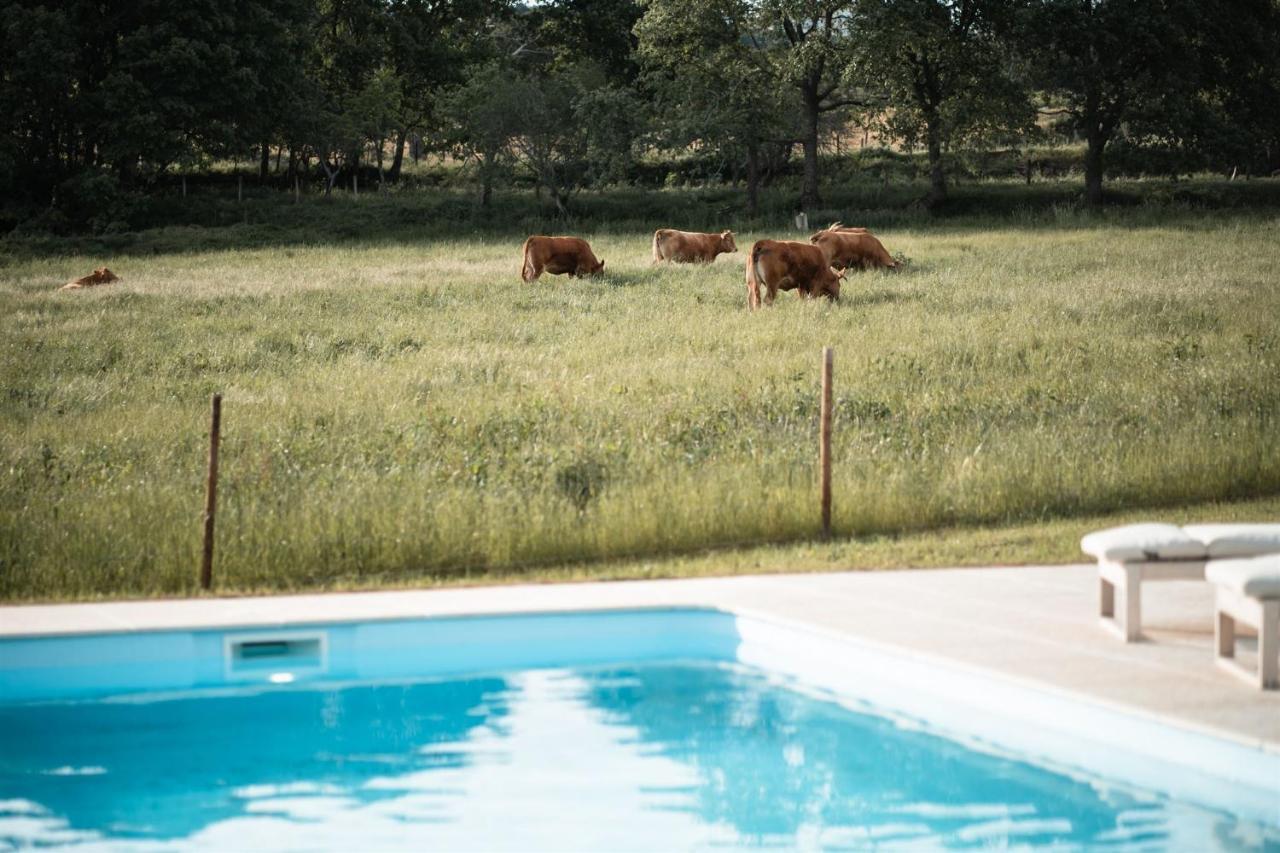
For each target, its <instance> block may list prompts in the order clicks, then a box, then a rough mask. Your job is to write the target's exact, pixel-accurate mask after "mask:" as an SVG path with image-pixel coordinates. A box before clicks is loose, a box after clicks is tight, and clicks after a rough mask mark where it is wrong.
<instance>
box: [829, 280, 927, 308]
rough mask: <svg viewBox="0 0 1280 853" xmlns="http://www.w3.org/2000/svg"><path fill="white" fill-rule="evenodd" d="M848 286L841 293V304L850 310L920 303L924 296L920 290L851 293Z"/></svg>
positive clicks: (882, 290) (883, 290) (881, 290)
mask: <svg viewBox="0 0 1280 853" xmlns="http://www.w3.org/2000/svg"><path fill="white" fill-rule="evenodd" d="M849 290H850V288H849V287H848V286H847V285H846V286H845V289H844V290H842V291H841V292H840V304H841V305H844V306H847V307H850V308H870V307H872V306H875V305H900V304H905V303H907V302H919V301H920V300H921V299H923V298H924V294H923V293H921V292H920V291H918V290H907V291H903V290H888V289H883V288H882V289H878V290H863V291H859V292H857V293H850V292H849Z"/></svg>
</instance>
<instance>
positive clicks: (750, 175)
mask: <svg viewBox="0 0 1280 853" xmlns="http://www.w3.org/2000/svg"><path fill="white" fill-rule="evenodd" d="M754 15H755V10H754V9H753V7H752V6H751V4H750V3H749V2H748V0H712V2H702V0H648V2H647V3H646V4H645V7H644V16H643V17H642V18H641V19H640V20H639V22H637V24H636V36H637V49H636V54H637V56H638V57H639V59H640V61H641V65H642V67H643V68H644V70H645V73H644V78H643V79H644V84H645V86H646V88H647V89H648V90H649V91H650V92H652V93H653V96H654V99H655V104H654V110H653V112H654V117H655V121H656V122H657V123H658V124H659V125H660V128H661V131H662V133H663V141H664V142H666V143H667V144H668V145H673V146H677V147H683V146H687V145H690V144H697V145H705V146H709V147H711V148H713V149H717V150H719V151H720V152H721V154H722V155H723V156H724V157H726V158H734V159H739V158H743V157H745V161H746V176H747V211H748V212H749V213H752V214H754V213H755V212H756V210H757V209H758V205H759V186H760V177H761V168H760V160H761V157H760V149H761V146H762V145H763V144H764V143H765V141H766V140H768V139H770V138H778V137H784V136H787V135H788V129H789V124H790V123H789V122H788V118H789V113H788V111H787V109H786V106H785V104H784V103H783V99H782V98H781V96H780V95H781V92H780V89H781V85H780V83H779V81H778V80H777V78H776V77H774V76H773V73H772V72H773V66H772V64H771V63H770V61H769V58H768V57H767V56H766V54H765V51H764V49H763V48H762V47H760V46H759V44H760V42H759V41H758V40H757V39H756V38H755V34H756V32H757V30H756V26H757V21H756V20H755V18H754Z"/></svg>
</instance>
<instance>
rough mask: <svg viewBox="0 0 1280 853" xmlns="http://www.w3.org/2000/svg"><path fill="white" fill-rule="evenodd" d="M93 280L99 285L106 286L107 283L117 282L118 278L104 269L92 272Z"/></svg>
mask: <svg viewBox="0 0 1280 853" xmlns="http://www.w3.org/2000/svg"><path fill="white" fill-rule="evenodd" d="M93 280H94V281H96V282H98V283H99V284H106V283H107V282H109V281H119V280H120V279H119V277H118V276H117V275H116V274H115V273H113V272H112V271H111V270H109V269H107V268H106V267H102V268H101V269H96V270H94V271H93Z"/></svg>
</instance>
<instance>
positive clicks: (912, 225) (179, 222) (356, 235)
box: [0, 179, 1280, 259]
mask: <svg viewBox="0 0 1280 853" xmlns="http://www.w3.org/2000/svg"><path fill="white" fill-rule="evenodd" d="M913 186H914V185H908V184H903V185H901V186H898V185H895V187H894V190H895V192H893V193H892V194H889V195H880V194H879V193H878V192H873V191H871V190H869V189H868V188H867V187H865V186H856V185H855V186H852V187H850V188H845V189H839V188H832V189H831V190H829V199H828V205H829V208H827V209H824V210H822V211H820V212H815V213H814V215H813V216H811V217H810V221H811V222H814V223H817V222H826V221H828V220H836V219H839V220H841V221H843V222H845V223H848V224H859V225H865V226H867V227H870V228H871V229H872V230H874V231H877V232H881V233H884V232H892V231H894V230H899V229H909V230H915V231H920V232H925V233H929V234H934V235H941V236H945V235H948V234H972V233H975V232H981V231H985V230H991V229H1024V230H1028V231H1045V230H1050V231H1052V230H1074V229H1082V228H1085V229H1093V228H1100V227H1117V228H1134V227H1187V228H1203V227H1205V225H1206V223H1207V222H1208V221H1209V220H1208V217H1207V214H1208V213H1209V212H1212V213H1213V216H1212V220H1211V224H1212V225H1214V226H1215V227H1216V226H1221V225H1224V224H1228V223H1229V222H1230V221H1231V220H1256V219H1257V218H1258V217H1259V216H1275V215H1277V214H1280V180H1277V179H1255V180H1252V181H1248V182H1243V181H1237V182H1234V183H1231V182H1226V181H1223V180H1210V179H1196V180H1190V181H1181V182H1179V183H1177V184H1171V183H1169V182H1164V181H1155V180H1149V181H1114V182H1112V184H1111V187H1112V188H1111V192H1110V193H1109V195H1108V206H1107V207H1106V208H1104V209H1101V210H1091V209H1088V208H1086V207H1083V206H1082V204H1081V202H1080V192H1081V189H1082V188H1081V187H1080V186H1079V185H1078V183H1077V182H1074V181H1067V180H1064V181H1052V182H1049V181H1046V182H1044V183H1040V184H1036V185H1035V186H1031V187H1026V186H1022V185H1021V184H1018V183H993V184H983V185H978V186H970V187H964V188H962V189H956V190H955V191H954V192H953V194H952V197H951V199H950V200H949V201H948V203H947V205H946V206H945V207H944V208H943V209H941V210H939V211H934V212H929V211H926V210H923V209H922V208H920V207H919V206H917V205H913V204H910V203H908V201H909V199H910V198H911V197H912V193H911V192H909V190H911V189H912V187H913ZM922 186H923V185H922ZM744 201H745V199H744V197H743V196H742V194H741V192H739V191H735V190H733V189H732V188H724V187H716V188H707V189H689V190H676V191H671V190H642V189H634V188H618V189H613V190H608V191H602V192H598V193H590V194H587V193H584V194H582V195H580V196H578V197H577V199H576V201H575V203H576V205H577V208H576V210H575V213H574V215H573V216H571V217H569V218H567V219H558V218H556V217H554V216H552V215H550V214H549V213H548V211H547V210H546V208H545V206H543V205H542V204H540V203H539V202H538V200H537V199H535V198H534V196H533V194H532V193H520V192H510V193H505V194H503V195H501V196H497V197H495V199H494V202H493V204H492V205H491V206H490V207H488V208H483V207H481V206H480V205H479V204H478V203H476V202H475V200H474V199H473V198H472V194H471V193H469V192H467V193H464V192H459V191H456V190H448V189H420V190H411V191H410V190H406V191H400V192H391V193H387V194H386V195H383V196H374V197H371V198H370V197H363V196H362V197H360V198H359V199H351V198H344V197H340V196H335V197H333V198H329V199H325V198H318V197H314V196H313V197H304V198H303V200H302V202H301V203H298V204H295V203H294V202H293V198H292V195H291V194H289V193H281V192H275V191H272V190H266V189H262V190H258V191H256V192H254V193H252V194H249V195H246V197H245V199H244V201H243V203H241V202H238V201H236V198H235V193H234V190H232V191H230V195H227V192H226V191H224V190H210V191H209V193H208V194H207V195H206V194H199V195H195V196H193V197H192V198H189V199H181V198H171V197H158V198H154V199H150V200H149V202H148V205H147V206H146V207H147V210H148V213H147V214H146V216H145V217H143V218H141V219H139V220H138V221H137V222H134V223H132V225H133V227H134V228H136V229H138V230H134V231H128V232H124V233H117V234H98V235H89V234H73V235H66V236H59V235H55V234H49V233H43V232H40V231H39V230H38V229H36V228H31V229H27V228H24V227H21V226H20V227H19V228H17V229H16V230H15V231H13V232H11V233H10V234H9V235H7V236H5V237H4V238H3V240H0V256H8V257H9V258H11V259H22V258H34V257H48V256H50V255H68V254H80V255H90V256H95V257H97V258H101V259H112V258H116V257H146V256H153V255H167V254H179V253H185V252H195V251H205V252H217V251H245V250H263V249H274V248H288V247H291V246H299V247H306V246H323V247H333V246H343V247H362V246H363V247H379V246H388V247H389V246H414V245H426V244H432V243H437V242H441V241H473V240H485V241H491V240H494V239H499V238H501V239H504V240H510V241H511V243H512V245H513V246H517V247H518V246H519V244H520V243H521V242H522V241H523V240H524V238H525V237H526V236H528V235H529V234H536V233H561V234H578V235H582V236H588V237H590V236H593V235H604V234H616V235H627V236H646V237H647V235H649V234H651V233H652V232H653V229H654V228H655V227H681V228H685V229H690V230H719V229H721V228H732V229H733V230H734V231H736V232H738V233H739V234H743V233H762V234H774V235H778V236H788V235H794V234H795V232H794V223H793V221H792V217H793V213H794V198H793V193H792V192H791V191H790V190H788V189H787V188H786V187H782V188H776V189H773V190H771V191H770V192H769V193H767V194H766V195H765V196H764V197H763V198H762V200H761V209H760V213H759V214H758V215H755V216H749V215H747V214H746V212H745V210H744V209H743V207H742V204H743V202H744ZM726 203H728V204H729V205H730V206H731V207H732V208H733V209H732V211H731V212H730V213H728V214H726V213H725V212H724V211H725V206H726Z"/></svg>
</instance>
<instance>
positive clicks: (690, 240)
mask: <svg viewBox="0 0 1280 853" xmlns="http://www.w3.org/2000/svg"><path fill="white" fill-rule="evenodd" d="M736 251H738V246H737V244H736V243H734V242H733V232H732V231H721V232H720V233H719V234H701V233H698V232H696V231H676V230H674V229H671V228H659V229H658V230H657V231H654V232H653V262H654V263H655V264H656V263H658V262H659V261H675V262H676V263H682V264H699V263H700V264H709V263H711V262H712V261H714V260H715V259H716V256H717V255H719V254H720V253H721V252H736Z"/></svg>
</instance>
